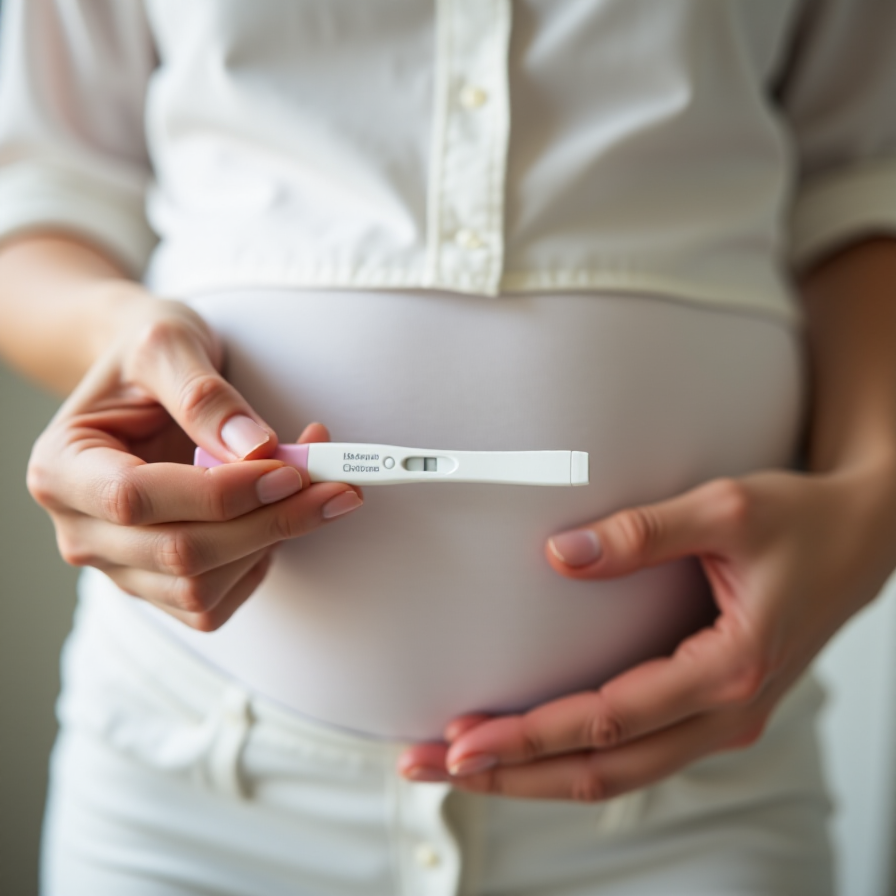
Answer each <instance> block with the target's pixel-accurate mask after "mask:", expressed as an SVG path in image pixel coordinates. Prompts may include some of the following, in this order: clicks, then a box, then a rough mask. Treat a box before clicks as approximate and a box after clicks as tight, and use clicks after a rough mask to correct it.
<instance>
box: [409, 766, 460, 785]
mask: <svg viewBox="0 0 896 896" xmlns="http://www.w3.org/2000/svg"><path fill="white" fill-rule="evenodd" d="M404 776H405V777H406V778H410V779H411V780H412V781H427V782H429V783H431V784H435V783H436V782H442V781H448V780H450V776H449V775H448V772H446V771H445V770H444V769H440V768H427V767H426V766H423V765H412V766H411V767H410V768H409V769H406V770H405V771H404Z"/></svg>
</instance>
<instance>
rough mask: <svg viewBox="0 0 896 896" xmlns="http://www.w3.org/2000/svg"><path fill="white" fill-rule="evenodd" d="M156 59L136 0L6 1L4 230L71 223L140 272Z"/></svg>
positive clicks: (1, 137)
mask: <svg viewBox="0 0 896 896" xmlns="http://www.w3.org/2000/svg"><path fill="white" fill-rule="evenodd" d="M155 65H156V58H155V49H154V46H153V41H152V38H151V34H150V31H149V27H148V24H147V22H146V18H145V14H144V12H143V6H142V3H141V2H140V0H6V3H5V4H4V12H3V21H2V27H0V239H2V238H4V237H7V236H10V235H13V234H16V233H20V232H24V231H27V230H35V229H42V228H48V227H50V228H53V229H63V230H68V231H72V232H75V233H78V234H79V235H82V236H84V237H86V238H88V239H90V240H91V241H93V242H96V243H98V244H99V245H102V246H103V247H104V248H105V249H107V250H108V251H109V252H111V253H112V254H113V255H114V256H115V257H117V258H118V259H119V260H120V261H121V262H123V263H124V264H125V265H126V266H127V267H128V269H129V270H130V271H131V272H132V273H133V274H134V275H137V276H139V275H140V273H141V272H142V271H143V268H144V267H145V265H146V261H147V259H148V257H149V254H150V252H151V251H152V248H153V246H154V244H155V242H156V238H155V236H154V234H153V232H152V231H151V229H150V227H149V225H148V223H147V221H146V215H145V211H144V208H145V193H146V189H147V186H148V184H149V181H150V178H151V170H150V164H149V158H148V153H147V148H146V139H145V132H144V124H143V117H144V107H145V98H146V89H147V84H148V81H149V77H150V74H151V73H152V70H153V69H154V68H155Z"/></svg>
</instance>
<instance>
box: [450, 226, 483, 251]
mask: <svg viewBox="0 0 896 896" xmlns="http://www.w3.org/2000/svg"><path fill="white" fill-rule="evenodd" d="M454 241H455V242H456V243H457V245H458V246H460V247H461V249H481V248H482V245H483V242H482V237H481V236H479V234H478V233H476V231H475V230H467V229H466V228H464V229H463V230H458V231H457V233H456V234H455V235H454Z"/></svg>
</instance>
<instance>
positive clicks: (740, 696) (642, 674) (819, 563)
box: [400, 469, 893, 800]
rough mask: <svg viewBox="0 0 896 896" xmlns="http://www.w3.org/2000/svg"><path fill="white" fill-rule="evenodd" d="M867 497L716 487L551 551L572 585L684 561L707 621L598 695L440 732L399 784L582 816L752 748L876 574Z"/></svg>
mask: <svg viewBox="0 0 896 896" xmlns="http://www.w3.org/2000/svg"><path fill="white" fill-rule="evenodd" d="M888 476H889V474H888ZM889 478H890V479H891V478H892V476H889ZM882 481H884V479H883V477H882V476H881V475H880V472H879V471H874V470H870V471H866V470H864V469H862V470H852V471H850V472H848V473H847V472H841V473H829V474H826V475H800V474H796V473H789V472H763V473H756V474H751V475H748V476H744V477H742V478H739V479H720V480H715V481H712V482H709V483H707V484H705V485H703V486H700V487H698V488H696V489H693V490H691V491H689V492H687V493H685V494H683V495H681V496H680V497H677V498H673V499H671V500H667V501H663V502H660V503H657V504H654V505H650V506H644V507H639V508H635V509H631V510H626V511H623V512H621V513H617V514H614V515H612V516H610V517H607V518H605V519H603V520H600V521H597V522H595V523H593V524H591V525H588V526H585V527H583V528H581V529H578V530H574V531H572V532H566V533H563V534H560V535H558V536H555V537H554V538H552V539H550V540H549V542H548V549H547V555H548V559H549V561H550V563H551V566H552V567H553V568H554V570H555V571H556V572H558V573H559V574H560V575H563V576H566V577H568V578H573V579H609V578H614V577H618V576H625V575H628V574H630V573H632V572H634V571H636V570H638V569H641V568H644V567H649V566H653V565H655V564H658V563H664V562H666V561H669V560H673V559H677V558H681V557H685V556H695V557H697V558H698V559H699V561H700V563H701V564H702V567H703V570H704V572H705V574H706V576H707V578H708V579H709V581H710V583H711V586H712V590H713V594H714V597H715V601H716V604H717V606H718V609H719V616H718V617H717V619H716V621H715V623H714V624H713V625H712V626H711V627H708V628H704V629H702V630H701V631H699V632H697V633H696V634H694V635H692V636H691V637H689V638H687V639H686V640H685V641H683V642H682V643H681V645H680V646H679V647H678V649H677V650H676V651H675V652H674V654H673V655H672V656H670V657H668V658H661V659H654V660H651V661H648V662H646V663H642V664H641V665H638V666H636V667H635V668H633V669H631V670H630V671H627V672H625V673H623V674H621V675H619V676H617V677H616V678H614V679H612V680H611V681H609V682H608V683H607V684H605V685H604V686H603V687H601V688H600V689H599V690H595V691H589V692H584V693H579V694H575V695H572V696H568V697H564V698H562V699H559V700H555V701H552V702H549V703H545V704H543V705H541V706H539V707H537V708H535V709H533V710H531V711H530V712H527V713H525V714H520V715H508V716H501V717H495V718H489V717H487V716H484V715H468V716H463V717H460V718H457V719H455V720H454V721H453V722H452V723H450V724H449V725H448V727H447V730H446V732H445V734H446V738H447V740H448V745H445V744H426V745H421V746H417V747H413V748H411V749H409V750H408V751H406V752H405V754H404V755H403V756H402V758H401V762H400V767H401V769H402V770H403V772H404V773H405V775H407V776H408V777H410V778H412V779H416V780H430V781H431V780H450V781H451V782H452V783H453V784H454V786H456V787H459V788H461V789H464V790H469V791H474V792H480V793H494V794H501V795H505V796H518V797H529V798H548V799H576V800H596V799H607V798H610V797H613V796H616V795H618V794H621V793H624V792H626V791H631V790H635V789H637V788H639V787H643V786H645V785H648V784H651V783H653V782H655V781H658V780H660V779H662V778H664V777H666V776H668V775H670V774H672V773H673V772H675V771H678V770H679V769H681V768H683V767H684V766H686V765H688V764H689V763H691V762H693V761H694V760H696V759H698V758H701V757H703V756H705V755H707V754H709V753H712V752H715V751H718V750H725V749H731V748H737V747H743V746H747V745H749V744H751V743H752V742H753V741H755V740H756V739H757V738H758V737H759V736H760V734H761V733H762V730H763V727H764V725H765V723H766V721H767V720H768V718H769V716H770V714H771V712H772V710H773V709H774V707H775V705H776V703H777V702H778V701H779V700H780V698H781V697H782V696H783V694H784V693H785V691H786V690H787V689H788V688H789V687H790V686H791V685H792V684H793V683H794V682H795V680H796V679H797V678H798V677H799V676H800V675H801V674H802V673H803V671H804V670H805V669H806V667H807V665H808V664H809V662H810V661H811V660H812V658H813V657H814V656H815V655H816V654H817V653H818V651H819V650H820V649H821V647H822V646H823V645H824V644H825V642H826V641H827V640H828V639H829V638H830V637H831V635H832V634H833V633H834V632H835V631H836V630H837V629H838V628H839V627H840V626H841V625H842V624H843V623H844V621H845V620H846V619H847V618H848V617H849V616H851V615H852V614H853V613H854V612H856V610H857V609H859V608H860V607H861V606H863V605H864V604H865V603H866V602H868V601H869V600H870V599H871V598H872V597H873V596H874V595H875V594H876V593H877V591H878V590H879V589H880V587H881V586H882V584H883V582H884V580H885V579H886V577H887V575H888V573H889V572H890V569H891V566H892V550H891V549H890V548H889V547H888V544H889V543H890V542H891V541H892V516H893V514H892V511H891V510H889V509H887V508H888V505H887V502H886V501H882V500H881V499H880V497H879V495H880V494H882V489H881V487H880V483H881V482H882ZM446 769H448V770H450V772H451V774H450V775H449V774H448V773H447V772H446Z"/></svg>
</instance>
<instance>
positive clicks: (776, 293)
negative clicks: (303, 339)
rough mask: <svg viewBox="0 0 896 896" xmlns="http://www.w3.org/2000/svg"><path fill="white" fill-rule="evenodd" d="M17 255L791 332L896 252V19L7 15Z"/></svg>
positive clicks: (579, 4)
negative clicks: (95, 258) (754, 320)
mask: <svg viewBox="0 0 896 896" xmlns="http://www.w3.org/2000/svg"><path fill="white" fill-rule="evenodd" d="M7 6H8V9H7V12H6V17H5V22H4V24H3V46H2V59H0V62H2V74H0V79H2V80H0V166H2V170H0V235H3V234H10V233H14V232H19V231H23V230H26V229H29V228H35V227H46V226H54V227H62V228H70V229H72V230H74V231H76V232H78V233H80V234H82V235H85V236H87V237H89V238H91V239H93V240H95V241H97V242H98V243H100V244H102V245H103V246H105V247H107V248H108V249H109V250H110V251H112V252H113V253H115V254H116V255H117V256H118V257H120V258H121V259H122V260H124V261H125V262H127V263H128V264H129V265H130V266H131V268H132V269H133V270H134V272H135V273H140V272H143V271H144V270H145V269H146V268H147V265H148V271H147V273H146V277H147V279H148V281H149V282H150V283H151V284H152V285H153V286H155V287H156V288H157V289H159V290H161V291H164V292H165V293H166V294H169V295H188V294H191V293H195V292H200V291H204V290H208V289H215V288H227V287H234V286H263V285H277V286H294V287H303V286H307V287H311V286H315V287H319V286H328V287H343V288H365V289H376V288H407V287H413V288H434V289H443V290H453V291H460V292H467V293H475V294H480V295H486V296H493V295H497V294H500V293H501V292H506V291H538V292H550V291H554V290H576V291H579V292H582V291H597V290H612V291H614V292H617V293H619V292H626V291H628V292H639V293H644V292H648V293H653V294H658V295H667V296H673V297H678V298H683V299H686V300H692V301H699V302H709V303H715V304H720V305H728V306H735V307H739V308H747V309H753V310H759V311H765V312H770V313H773V314H776V315H783V316H791V315H792V314H793V303H792V301H791V297H790V288H789V279H790V274H791V272H792V270H793V268H794V266H799V265H807V264H811V263H812V262H813V261H814V260H816V259H817V258H818V257H820V255H822V254H823V253H825V252H827V251H830V250H831V249H832V248H835V247H836V246H838V245H841V244H843V243H844V242H846V241H849V240H851V239H854V238H856V237H858V236H861V235H864V234H866V233H869V232H874V231H893V230H896V3H894V2H892V0H802V2H801V0H437V2H436V3H434V4H433V3H432V2H424V0H370V2H359V0H292V2H288V3H287V2H282V0H253V2H251V3H247V2H245V0H189V2H186V3H185V2H180V0H10V2H8V3H7Z"/></svg>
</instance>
